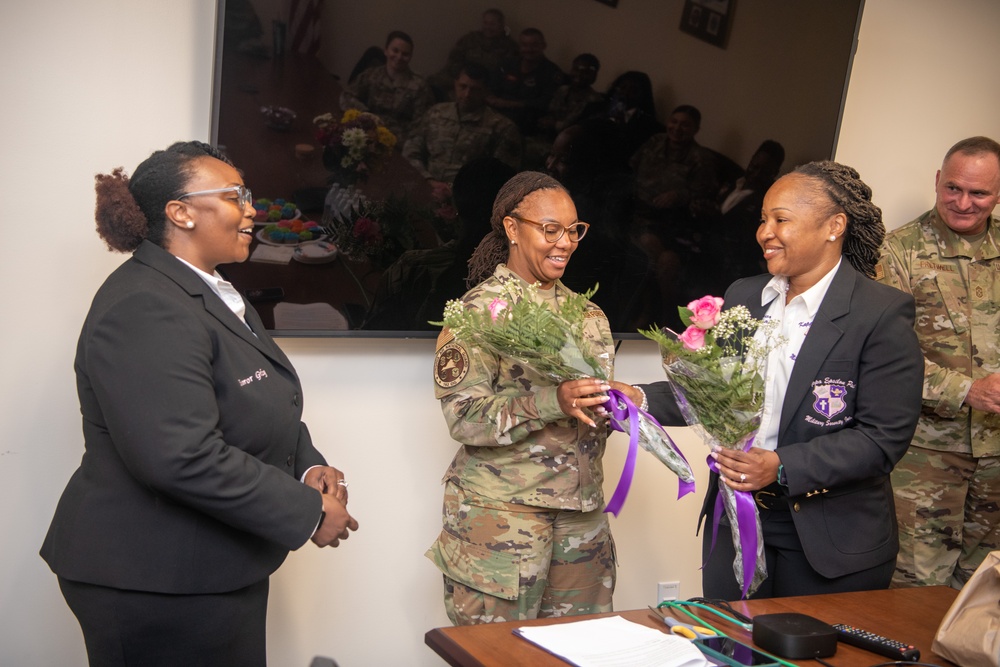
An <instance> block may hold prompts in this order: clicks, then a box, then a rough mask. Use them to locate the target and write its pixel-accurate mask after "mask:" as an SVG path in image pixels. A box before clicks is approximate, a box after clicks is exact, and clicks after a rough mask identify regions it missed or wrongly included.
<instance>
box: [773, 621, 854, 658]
mask: <svg viewBox="0 0 1000 667" xmlns="http://www.w3.org/2000/svg"><path fill="white" fill-rule="evenodd" d="M753 643H754V644H756V645H757V646H759V647H761V648H762V649H764V650H765V651H770V652H771V653H774V654H776V655H780V656H781V657H783V658H790V659H792V660H796V659H799V658H828V657H830V656H831V655H833V654H834V653H836V652H837V631H836V630H835V629H834V628H833V626H831V625H828V624H826V623H824V622H823V621H821V620H819V619H818V618H813V617H812V616H806V615H805V614H757V615H756V616H754V617H753Z"/></svg>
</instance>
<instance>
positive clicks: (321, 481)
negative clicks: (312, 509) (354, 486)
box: [305, 466, 347, 506]
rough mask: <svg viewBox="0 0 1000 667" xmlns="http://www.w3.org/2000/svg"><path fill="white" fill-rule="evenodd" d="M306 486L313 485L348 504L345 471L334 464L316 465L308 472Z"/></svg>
mask: <svg viewBox="0 0 1000 667" xmlns="http://www.w3.org/2000/svg"><path fill="white" fill-rule="evenodd" d="M305 484H306V486H311V487H312V488H314V489H316V490H317V491H319V492H320V493H329V494H331V495H333V496H335V497H336V498H337V500H339V501H340V502H341V503H342V504H343V505H344V506H346V505H347V481H346V480H345V479H344V473H342V472H340V471H339V470H337V469H336V468H334V467H332V466H315V467H313V468H311V469H310V470H309V472H307V473H306V478H305Z"/></svg>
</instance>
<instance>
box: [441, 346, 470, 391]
mask: <svg viewBox="0 0 1000 667" xmlns="http://www.w3.org/2000/svg"><path fill="white" fill-rule="evenodd" d="M468 374H469V353H468V352H466V350H465V348H464V347H463V346H462V344H461V343H459V342H458V341H457V340H454V336H452V340H450V341H448V342H447V343H446V344H445V345H443V346H442V347H440V348H438V351H437V353H436V354H435V355H434V382H436V383H437V385H438V386H439V387H445V388H447V387H454V386H455V385H456V384H458V383H459V382H461V381H462V380H464V379H465V376H466V375H468Z"/></svg>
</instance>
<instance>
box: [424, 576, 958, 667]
mask: <svg viewBox="0 0 1000 667" xmlns="http://www.w3.org/2000/svg"><path fill="white" fill-rule="evenodd" d="M957 595H958V591H956V590H955V589H953V588H949V587H947V586H931V587H926V588H901V589H892V590H885V591H868V592H864V593H837V594H832V595H814V596H807V597H792V598H773V599H770V600H752V601H749V602H739V603H734V604H733V606H734V607H735V608H736V609H738V610H740V611H741V612H743V613H744V614H746V615H747V616H751V617H752V616H754V615H756V614H777V613H790V612H797V613H800V614H808V615H809V616H813V617H815V618H818V619H820V620H821V621H825V622H827V623H831V624H832V623H846V624H848V625H853V626H856V627H859V628H862V629H864V630H870V631H872V632H876V633H878V634H881V635H883V636H885V637H889V638H890V639H898V640H900V641H909V642H912V643H913V644H914V645H915V646H916V647H917V648H918V649H920V660H921V662H929V663H933V664H937V665H942V666H945V665H951V664H952V663H950V662H948V661H947V660H945V659H944V658H942V657H940V656H938V655H937V654H936V653H934V652H932V651H931V642H932V640H933V639H934V634H935V633H936V632H937V627H938V624H939V623H940V622H941V618H942V617H943V616H944V614H945V612H946V611H948V607H950V606H951V603H952V602H953V601H954V600H955V597H956V596H957ZM698 613H699V615H701V616H703V617H704V618H705V619H706V620H708V621H709V622H710V623H711V624H712V625H714V626H715V627H716V628H718V629H719V630H721V631H722V632H725V633H726V634H728V635H730V636H731V637H733V638H734V639H737V640H739V641H742V642H744V643H746V644H752V643H753V641H752V640H751V639H750V632H748V631H746V630H743V629H741V628H739V627H738V626H736V625H733V624H732V623H729V622H728V621H725V620H723V619H721V618H719V617H717V616H715V615H714V614H710V613H703V612H700V611H698ZM615 614H617V615H619V616H623V617H624V618H626V619H628V620H630V621H635V622H636V623H641V624H643V625H648V626H650V627H656V628H662V629H664V630H665V629H666V628H665V626H664V625H663V622H662V621H660V620H659V618H657V617H656V615H655V614H653V612H651V611H649V610H648V609H646V610H636V611H625V612H615ZM610 615H612V614H600V615H590V616H575V617H572V618H563V619H540V620H535V621H513V622H510V623H493V624H487V625H476V626H466V627H458V628H453V627H449V628H435V629H434V630H431V631H430V632H428V633H427V634H426V635H424V643H426V644H427V645H428V646H430V647H431V648H432V649H434V652H435V653H437V654H438V655H440V656H441V657H442V658H444V659H445V661H446V662H447V663H448V664H449V665H453V666H454V667H519V666H522V665H523V666H524V667H529V666H530V667H549V666H551V667H565V665H566V664H567V663H565V662H564V661H562V660H561V659H559V658H557V657H555V656H553V655H551V654H549V653H547V652H545V651H543V650H542V649H540V648H538V647H537V646H535V645H534V644H532V643H531V642H528V641H526V640H524V639H521V638H519V637H517V636H515V635H514V634H512V631H513V630H514V628H518V627H521V626H524V625H550V624H553V623H565V622H567V621H575V620H583V619H586V618H597V617H599V616H610ZM681 616H683V614H682V615H680V616H678V618H681ZM682 620H686V621H687V620H690V619H688V618H684V619H682ZM828 660H829V661H830V662H831V663H833V664H835V665H836V666H837V667H868V666H869V665H873V664H875V663H878V662H883V661H884V660H887V659H880V658H879V657H878V656H876V655H875V654H873V653H869V652H867V651H863V650H861V649H858V648H854V647H853V646H847V645H846V644H838V645H837V653H836V655H835V656H833V657H831V658H829V659H828ZM792 662H794V663H795V664H801V665H810V666H811V665H816V664H818V663H816V662H814V661H812V660H800V661H792Z"/></svg>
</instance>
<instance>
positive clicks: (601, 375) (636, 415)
mask: <svg viewBox="0 0 1000 667" xmlns="http://www.w3.org/2000/svg"><path fill="white" fill-rule="evenodd" d="M537 290H538V285H537V284H534V285H527V284H525V283H523V282H521V281H518V280H509V281H505V282H504V283H503V286H502V288H501V293H500V294H499V295H498V296H497V297H496V298H495V299H493V301H492V302H491V303H490V305H489V307H488V308H487V309H486V310H477V309H470V308H466V307H465V305H464V304H463V303H462V302H461V301H460V300H452V301H449V302H448V304H447V305H446V306H445V310H444V321H443V322H433V323H432V324H437V325H443V326H446V327H448V328H449V329H451V331H452V332H453V333H454V334H455V338H457V339H458V340H460V341H463V342H466V343H469V344H471V345H474V346H476V347H479V348H482V349H485V350H488V351H490V352H492V353H494V354H498V355H502V356H505V357H508V358H511V359H515V360H516V361H518V362H519V363H521V364H524V365H525V366H527V367H529V368H531V369H533V370H534V371H536V372H538V373H540V374H543V375H545V376H547V377H549V378H551V379H552V380H553V381H554V382H563V381H566V380H573V379H578V378H584V377H595V378H598V379H601V380H607V379H609V378H610V377H611V368H612V360H611V358H610V356H609V355H608V354H607V353H601V354H598V355H596V356H594V355H591V354H590V353H588V352H587V350H588V349H589V346H588V345H586V344H585V343H584V319H585V316H586V313H587V310H588V307H587V302H588V300H589V299H590V297H591V296H593V294H594V293H595V292H596V291H597V288H596V287H594V289H591V290H590V291H588V292H585V293H583V294H573V295H571V296H569V297H568V298H566V299H565V300H564V301H563V303H561V304H560V308H559V312H556V311H554V310H552V309H551V308H549V307H548V306H547V305H546V304H545V303H544V302H542V301H541V300H540V299H539V298H538V297H537ZM604 408H605V409H606V410H607V411H608V413H609V414H610V420H609V421H610V424H611V427H612V428H613V429H615V430H618V431H622V432H624V433H628V434H629V450H628V453H627V455H626V459H625V470H624V471H623V472H622V477H621V479H620V481H619V483H618V486H617V488H616V489H615V492H614V494H613V495H612V497H611V499H610V500H609V501H608V503H607V507H606V509H605V511H606V512H611V513H612V514H614V515H615V516H618V513H619V512H620V511H621V508H622V506H623V504H624V502H625V498H626V497H627V495H628V489H629V487H630V485H631V482H632V476H633V475H634V470H635V461H636V454H637V450H638V447H640V446H641V447H642V448H643V449H645V450H646V451H648V452H650V453H651V454H653V455H654V456H656V458H658V459H659V460H660V461H661V462H662V463H663V464H664V465H666V466H667V467H668V468H669V469H670V470H671V471H673V472H674V474H676V475H677V477H678V479H679V488H678V498H680V497H681V496H683V495H685V494H687V493H690V492H692V491H694V473H693V472H692V470H691V466H690V465H689V464H688V462H687V460H686V459H685V458H684V455H683V454H681V452H680V450H679V449H678V448H677V446H676V445H675V444H674V443H673V441H672V440H671V439H670V436H669V435H667V433H666V432H665V431H664V430H663V427H662V426H660V424H659V423H658V422H657V421H656V419H654V418H653V417H652V416H651V415H650V414H648V413H647V412H645V411H643V410H640V409H639V408H638V407H636V405H635V404H634V403H633V402H632V401H631V400H629V398H628V397H627V396H626V395H625V394H623V393H621V392H619V391H617V390H614V389H612V390H610V391H609V398H608V401H607V403H605V405H604Z"/></svg>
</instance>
